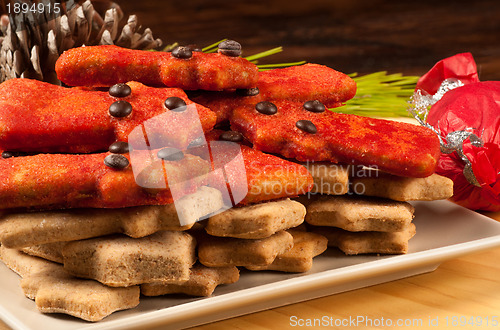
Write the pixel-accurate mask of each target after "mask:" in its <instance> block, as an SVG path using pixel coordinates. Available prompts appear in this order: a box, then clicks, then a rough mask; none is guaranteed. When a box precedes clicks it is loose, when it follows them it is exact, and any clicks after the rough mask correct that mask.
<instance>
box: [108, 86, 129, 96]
mask: <svg viewBox="0 0 500 330" xmlns="http://www.w3.org/2000/svg"><path fill="white" fill-rule="evenodd" d="M130 94H132V88H130V86H129V85H127V84H116V85H113V86H111V87H110V88H109V95H111V96H113V97H127V96H129V95H130Z"/></svg>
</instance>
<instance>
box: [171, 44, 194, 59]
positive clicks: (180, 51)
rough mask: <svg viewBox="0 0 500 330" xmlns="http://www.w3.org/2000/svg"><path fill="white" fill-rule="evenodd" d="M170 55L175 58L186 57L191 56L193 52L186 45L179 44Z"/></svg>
mask: <svg viewBox="0 0 500 330" xmlns="http://www.w3.org/2000/svg"><path fill="white" fill-rule="evenodd" d="M172 56H173V57H175V58H181V59H188V58H191V57H192V56H193V52H192V51H191V49H189V48H187V47H182V46H180V47H175V48H174V49H173V50H172Z"/></svg>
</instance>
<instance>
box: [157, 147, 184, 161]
mask: <svg viewBox="0 0 500 330" xmlns="http://www.w3.org/2000/svg"><path fill="white" fill-rule="evenodd" d="M157 156H158V158H160V159H163V160H168V161H176V160H181V159H182V158H184V154H183V153H182V151H180V150H179V149H175V148H163V149H160V150H159V151H158V153H157Z"/></svg>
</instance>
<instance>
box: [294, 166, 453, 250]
mask: <svg viewBox="0 0 500 330" xmlns="http://www.w3.org/2000/svg"><path fill="white" fill-rule="evenodd" d="M307 167H308V169H309V170H310V172H311V174H312V175H313V178H314V187H313V189H312V192H314V194H308V195H307V196H301V197H299V198H298V200H299V201H301V202H303V203H304V204H305V205H306V208H307V214H306V219H305V220H306V222H307V224H308V225H309V226H308V228H309V230H310V231H312V232H316V233H321V234H322V235H324V236H326V237H327V238H328V246H332V247H337V248H339V249H340V250H342V251H343V252H344V253H345V254H347V255H357V254H365V253H376V254H401V253H407V252H408V241H409V240H410V239H411V238H412V237H413V236H414V235H415V233H416V229H415V225H414V224H413V223H412V220H413V218H414V211H415V209H414V207H413V206H412V205H411V204H410V203H408V202H409V201H433V200H440V199H446V198H449V197H451V196H452V195H453V181H451V180H450V179H448V178H445V177H442V176H440V175H437V174H432V175H430V176H428V177H425V178H409V177H400V176H395V175H391V174H387V173H383V172H379V171H376V170H373V169H367V168H364V167H360V166H348V165H337V164H325V163H319V164H318V163H312V164H307Z"/></svg>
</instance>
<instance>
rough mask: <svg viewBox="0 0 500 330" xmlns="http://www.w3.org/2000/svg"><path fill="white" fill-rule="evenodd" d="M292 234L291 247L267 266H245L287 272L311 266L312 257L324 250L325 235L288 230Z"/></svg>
mask: <svg viewBox="0 0 500 330" xmlns="http://www.w3.org/2000/svg"><path fill="white" fill-rule="evenodd" d="M288 232H289V233H290V234H292V236H293V247H292V248H291V249H290V250H288V251H286V252H284V253H282V254H279V255H278V256H277V257H276V259H274V261H273V263H272V264H270V265H268V266H255V267H246V268H248V269H250V270H277V271H281V272H288V273H303V272H307V271H308V270H310V269H311V268H312V265H313V258H314V257H316V256H318V255H320V254H321V253H323V252H325V250H326V248H327V244H328V239H326V237H324V236H322V235H320V234H316V233H309V232H306V231H301V230H293V229H292V230H289V231H288Z"/></svg>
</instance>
